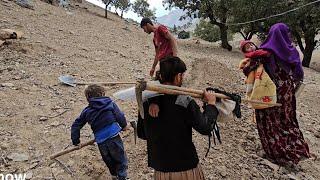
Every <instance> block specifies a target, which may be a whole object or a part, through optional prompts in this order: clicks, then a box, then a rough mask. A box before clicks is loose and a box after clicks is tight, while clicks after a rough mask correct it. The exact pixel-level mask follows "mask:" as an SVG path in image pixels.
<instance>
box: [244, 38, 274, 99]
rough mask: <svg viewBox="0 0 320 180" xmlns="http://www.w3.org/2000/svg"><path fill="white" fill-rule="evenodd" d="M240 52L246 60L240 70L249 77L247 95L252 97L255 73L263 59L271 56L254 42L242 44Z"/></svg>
mask: <svg viewBox="0 0 320 180" xmlns="http://www.w3.org/2000/svg"><path fill="white" fill-rule="evenodd" d="M240 50H241V51H242V52H243V53H244V55H245V59H244V60H242V61H241V62H240V65H239V68H240V69H242V70H243V72H244V74H245V75H246V76H247V79H246V81H245V83H246V85H247V89H246V94H247V96H250V94H251V92H252V89H253V83H254V79H255V72H254V71H255V70H256V69H257V68H258V66H259V64H260V63H261V62H260V61H261V58H264V57H268V56H270V53H269V52H268V51H265V50H262V49H258V48H257V46H256V45H255V44H254V43H253V42H251V41H248V40H246V41H241V42H240ZM256 75H259V74H256Z"/></svg>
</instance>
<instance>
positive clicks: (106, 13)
mask: <svg viewBox="0 0 320 180" xmlns="http://www.w3.org/2000/svg"><path fill="white" fill-rule="evenodd" d="M102 2H103V3H104V4H105V5H106V7H105V11H104V12H105V14H104V17H105V18H108V6H109V5H111V4H112V3H114V2H115V0H102Z"/></svg>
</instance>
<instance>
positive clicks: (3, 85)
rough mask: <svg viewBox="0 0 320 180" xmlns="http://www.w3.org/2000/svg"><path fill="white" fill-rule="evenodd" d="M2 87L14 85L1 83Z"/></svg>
mask: <svg viewBox="0 0 320 180" xmlns="http://www.w3.org/2000/svg"><path fill="white" fill-rule="evenodd" d="M1 86H2V87H14V84H12V83H1Z"/></svg>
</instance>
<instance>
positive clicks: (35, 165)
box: [29, 163, 39, 169]
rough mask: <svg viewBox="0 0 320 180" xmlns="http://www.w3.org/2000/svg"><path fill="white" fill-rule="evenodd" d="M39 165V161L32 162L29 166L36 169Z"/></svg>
mask: <svg viewBox="0 0 320 180" xmlns="http://www.w3.org/2000/svg"><path fill="white" fill-rule="evenodd" d="M38 165H39V163H32V164H31V165H30V167H29V169H34V168H36V167H37V166H38Z"/></svg>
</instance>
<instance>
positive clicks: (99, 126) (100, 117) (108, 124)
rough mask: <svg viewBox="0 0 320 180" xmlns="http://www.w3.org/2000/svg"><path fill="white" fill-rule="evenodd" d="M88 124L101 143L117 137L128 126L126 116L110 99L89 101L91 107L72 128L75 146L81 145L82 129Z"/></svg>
mask: <svg viewBox="0 0 320 180" xmlns="http://www.w3.org/2000/svg"><path fill="white" fill-rule="evenodd" d="M86 123H89V124H90V126H91V129H92V131H93V133H94V134H95V139H96V141H99V142H100V141H102V140H103V139H105V140H106V139H108V138H110V137H112V136H114V135H116V134H117V133H119V132H120V131H121V129H123V128H124V127H126V125H127V122H126V118H125V116H124V114H123V113H122V112H121V111H120V109H119V108H118V106H117V105H116V104H115V103H114V102H113V101H112V100H111V99H110V98H109V97H98V98H91V99H89V105H88V106H87V107H86V108H85V109H84V110H83V111H82V112H81V114H80V116H79V117H78V118H77V119H76V120H75V121H74V123H73V124H72V126H71V139H72V143H73V144H74V145H77V144H79V143H80V129H81V128H82V127H83V126H84V125H85V124H86ZM119 126H120V127H119ZM97 143H98V142H97Z"/></svg>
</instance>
